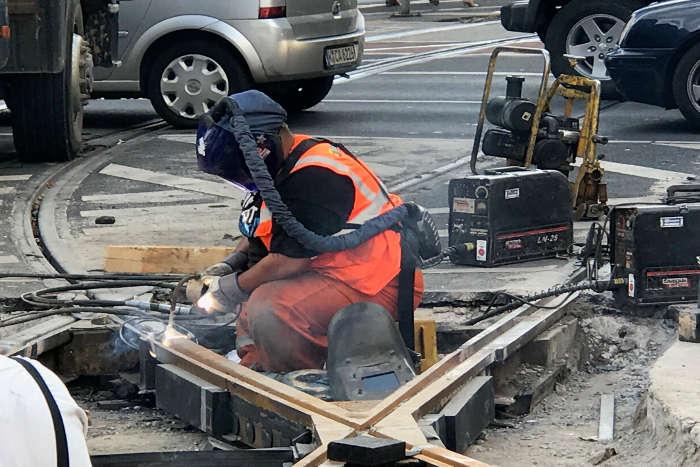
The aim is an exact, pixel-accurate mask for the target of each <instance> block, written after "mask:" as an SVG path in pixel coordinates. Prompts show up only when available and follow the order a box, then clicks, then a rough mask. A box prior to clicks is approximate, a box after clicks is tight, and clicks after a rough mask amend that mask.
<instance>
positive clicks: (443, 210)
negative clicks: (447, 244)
mask: <svg viewBox="0 0 700 467" xmlns="http://www.w3.org/2000/svg"><path fill="white" fill-rule="evenodd" d="M659 201H660V198H659V197H658V196H638V197H635V198H610V199H609V200H608V206H618V205H620V204H645V203H658V202H659ZM428 212H429V213H430V214H432V215H434V216H437V215H444V214H449V213H450V208H449V207H440V208H428ZM582 224H585V227H586V228H588V227H590V225H591V224H590V222H584V223H582ZM440 232H444V236H445V237H446V236H447V230H444V231H443V230H441V231H440ZM441 235H442V234H441Z"/></svg>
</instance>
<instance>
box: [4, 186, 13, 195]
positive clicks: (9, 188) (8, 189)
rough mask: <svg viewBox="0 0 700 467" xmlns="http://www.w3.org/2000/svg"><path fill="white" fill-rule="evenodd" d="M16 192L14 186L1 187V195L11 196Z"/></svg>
mask: <svg viewBox="0 0 700 467" xmlns="http://www.w3.org/2000/svg"><path fill="white" fill-rule="evenodd" d="M15 191H17V190H16V189H15V187H12V186H6V187H0V195H9V194H11V193H14V192H15Z"/></svg>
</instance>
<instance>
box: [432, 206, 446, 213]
mask: <svg viewBox="0 0 700 467" xmlns="http://www.w3.org/2000/svg"><path fill="white" fill-rule="evenodd" d="M428 212H429V213H430V214H449V213H450V208H449V207H446V208H428Z"/></svg>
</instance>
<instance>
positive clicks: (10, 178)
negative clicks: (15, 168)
mask: <svg viewBox="0 0 700 467" xmlns="http://www.w3.org/2000/svg"><path fill="white" fill-rule="evenodd" d="M30 178H32V176H31V175H30V174H26V175H0V182H23V181H25V180H29V179H30Z"/></svg>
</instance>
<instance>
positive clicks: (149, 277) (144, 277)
mask: <svg viewBox="0 0 700 467" xmlns="http://www.w3.org/2000/svg"><path fill="white" fill-rule="evenodd" d="M182 277H183V275H182V274H159V275H155V274H154V275H149V274H127V273H124V274H31V273H6V272H3V273H0V279H8V278H25V279H65V280H76V281H81V280H96V281H98V280H134V281H137V280H148V281H173V282H175V281H178V280H180V279H181V278H182Z"/></svg>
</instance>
